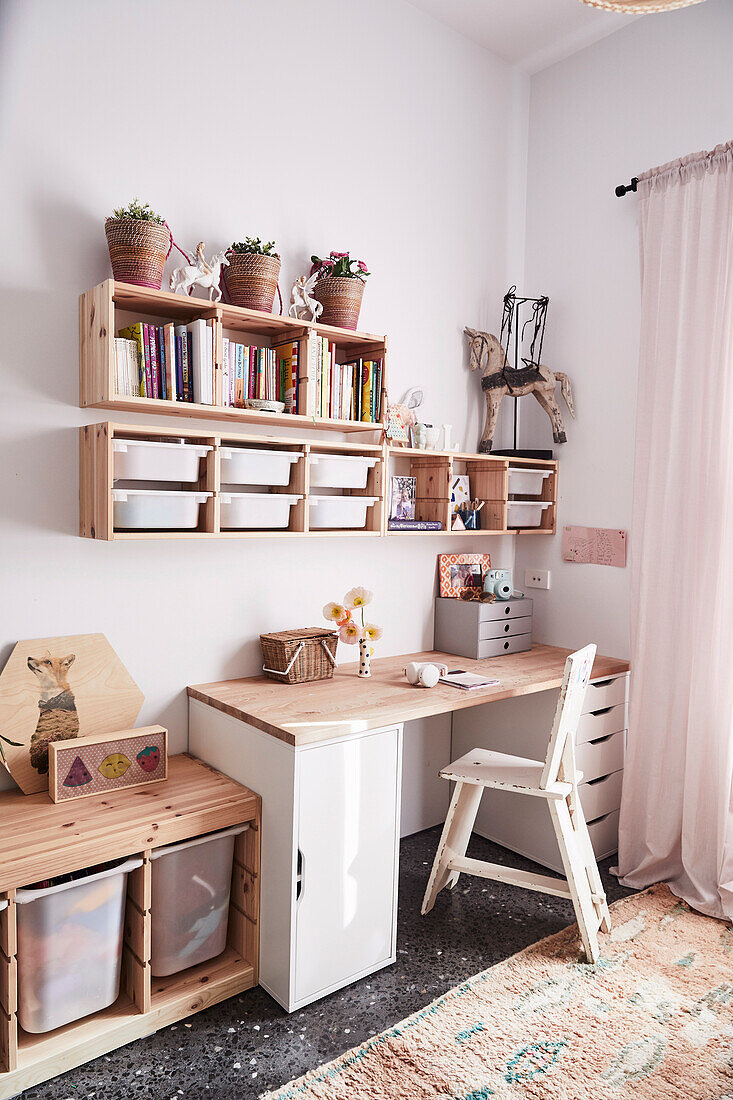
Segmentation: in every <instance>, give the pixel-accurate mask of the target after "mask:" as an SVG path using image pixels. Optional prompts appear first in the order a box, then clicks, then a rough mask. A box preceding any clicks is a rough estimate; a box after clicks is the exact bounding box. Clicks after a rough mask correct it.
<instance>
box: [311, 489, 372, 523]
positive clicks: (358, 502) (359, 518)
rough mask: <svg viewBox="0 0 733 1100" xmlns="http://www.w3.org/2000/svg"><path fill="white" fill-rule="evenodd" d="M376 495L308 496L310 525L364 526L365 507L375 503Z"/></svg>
mask: <svg viewBox="0 0 733 1100" xmlns="http://www.w3.org/2000/svg"><path fill="white" fill-rule="evenodd" d="M377 499H378V498H377V497H336V496H334V497H325V496H324V497H320V496H312V497H311V498H310V501H309V503H310V526H311V529H313V528H319V527H366V514H367V508H371V506H372V505H373V504H376V503H377Z"/></svg>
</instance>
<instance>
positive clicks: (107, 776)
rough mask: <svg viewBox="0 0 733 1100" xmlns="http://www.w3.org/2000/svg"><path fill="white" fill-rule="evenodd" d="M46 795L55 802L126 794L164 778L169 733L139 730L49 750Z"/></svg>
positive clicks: (52, 746) (149, 728)
mask: <svg viewBox="0 0 733 1100" xmlns="http://www.w3.org/2000/svg"><path fill="white" fill-rule="evenodd" d="M48 764H49V771H48V793H49V794H50V795H51V798H52V799H53V801H54V802H69V801H70V800H71V799H72V798H86V797H87V795H91V794H106V793H108V792H111V791H117V790H123V789H125V790H129V788H130V787H141V786H143V785H144V784H147V783H160V782H161V781H162V780H163V779H167V778H168V731H167V730H166V729H164V728H163V726H142V727H141V728H140V729H136V730H123V731H122V732H121V733H105V734H100V735H99V736H97V737H75V738H74V739H73V740H71V741H54V742H52V743H51V744H50V745H49V746H48Z"/></svg>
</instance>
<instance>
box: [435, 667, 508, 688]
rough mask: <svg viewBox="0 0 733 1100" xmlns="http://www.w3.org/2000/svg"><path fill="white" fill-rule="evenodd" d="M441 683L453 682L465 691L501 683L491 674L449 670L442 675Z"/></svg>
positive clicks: (452, 683)
mask: <svg viewBox="0 0 733 1100" xmlns="http://www.w3.org/2000/svg"><path fill="white" fill-rule="evenodd" d="M440 682H441V684H451V685H452V686H453V687H457V688H462V689H463V690H464V691H473V689H474V688H482V687H496V685H497V684H498V683H499V681H498V680H494V679H492V678H491V677H489V676H479V675H478V673H476V672H463V671H456V672H448V673H446V675H445V676H441V677H440Z"/></svg>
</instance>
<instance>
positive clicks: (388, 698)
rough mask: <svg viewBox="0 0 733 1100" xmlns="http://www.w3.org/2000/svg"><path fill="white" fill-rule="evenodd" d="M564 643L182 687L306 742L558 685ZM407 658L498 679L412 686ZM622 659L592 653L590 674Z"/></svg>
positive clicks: (291, 740)
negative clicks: (298, 680)
mask: <svg viewBox="0 0 733 1100" xmlns="http://www.w3.org/2000/svg"><path fill="white" fill-rule="evenodd" d="M570 652H571V650H569V649H558V648H556V647H555V646H548V645H535V646H532V649H531V650H529V651H528V652H526V653H512V654H507V655H506V656H502V657H494V658H492V659H491V660H485V661H474V660H471V659H470V658H468V657H456V656H455V654H451V653H438V652H435V651H432V652H428V653H408V654H403V655H401V656H397V657H379V658H377V659H376V660H372V675H371V677H370V678H369V679H363V680H362V679H359V677H358V676H357V673H356V665H355V664H353V665H346V666H344V667H343V668H337V669H336V670H335V672H334V675H333V679H331V680H317V681H316V682H314V683H310V684H281V683H278V682H277V681H275V680H269V679H267V678H266V677H264V676H253V677H250V678H248V679H242V680H222V681H221V682H220V683H214V684H197V685H196V686H194V687H189V689H188V694H189V697H190V698H191V699H198V700H199V701H200V702H202V703H208V704H209V705H210V706H212V707H216V709H217V710H221V711H224V713H225V714H229V715H231V716H232V717H233V718H239V719H241V720H242V721H244V722H248V723H249V724H250V725H252V726H255V727H256V728H257V729H260V730H263V731H264V732H265V733H270V734H272V735H273V736H274V737H278V738H280V740H282V741H285V742H286V743H287V744H289V745H294V746H296V747H297V746H299V745H311V744H314V743H316V742H319V741H329V740H331V739H332V738H335V737H343V736H344V735H345V734H349V733H360V732H362V731H363V730H369V729H376V728H377V727H379V726H388V725H391V724H392V723H397V722H408V721H410V720H411V719H413V718H426V717H429V716H430V715H431V714H444V713H446V712H448V711H453V710H462V709H463V708H464V707H475V706H478V705H479V704H481V703H490V702H493V701H494V700H496V699H511V698H513V697H514V696H517V695H529V694H530V693H531V692H535V691H545V690H547V689H550V688H559V687H560V684H561V683H562V676H563V671H564V668H565V658H566V657H567V655H568V654H569V653H570ZM409 661H434V662H435V663H436V664H446V665H447V666H448V668H450V669H456V668H463V669H465V670H466V671H467V672H479V673H482V674H483V675H484V676H491V677H494V678H496V679H497V680H499V681H500V683H499V684H498V685H497V686H496V687H487V688H477V689H476V690H474V691H462V690H461V689H459V688H455V687H451V686H450V684H437V686H436V687H434V688H418V687H412V686H411V685H410V684H408V682H407V680H406V679H405V676H404V668H405V665H406V664H407V663H408V662H409ZM629 668H630V665H629V662H628V661H626V660H621V659H619V658H616V657H596V660H595V664H594V665H593V677H594V678H595V679H598V678H600V677H606V676H618V675H619V673H622V672H628V671H629Z"/></svg>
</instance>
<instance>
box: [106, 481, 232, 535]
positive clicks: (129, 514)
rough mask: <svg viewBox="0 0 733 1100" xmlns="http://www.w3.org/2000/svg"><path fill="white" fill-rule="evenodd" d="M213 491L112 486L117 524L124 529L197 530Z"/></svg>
mask: <svg viewBox="0 0 733 1100" xmlns="http://www.w3.org/2000/svg"><path fill="white" fill-rule="evenodd" d="M210 496H211V493H187V492H176V490H175V489H113V490H112V500H113V501H114V526H115V528H118V529H119V530H121V531H159V530H178V531H189V530H194V529H195V528H196V527H198V525H199V508H200V506H201V505H202V504H203V503H204V501H205V500H208V499H209V497H210Z"/></svg>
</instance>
